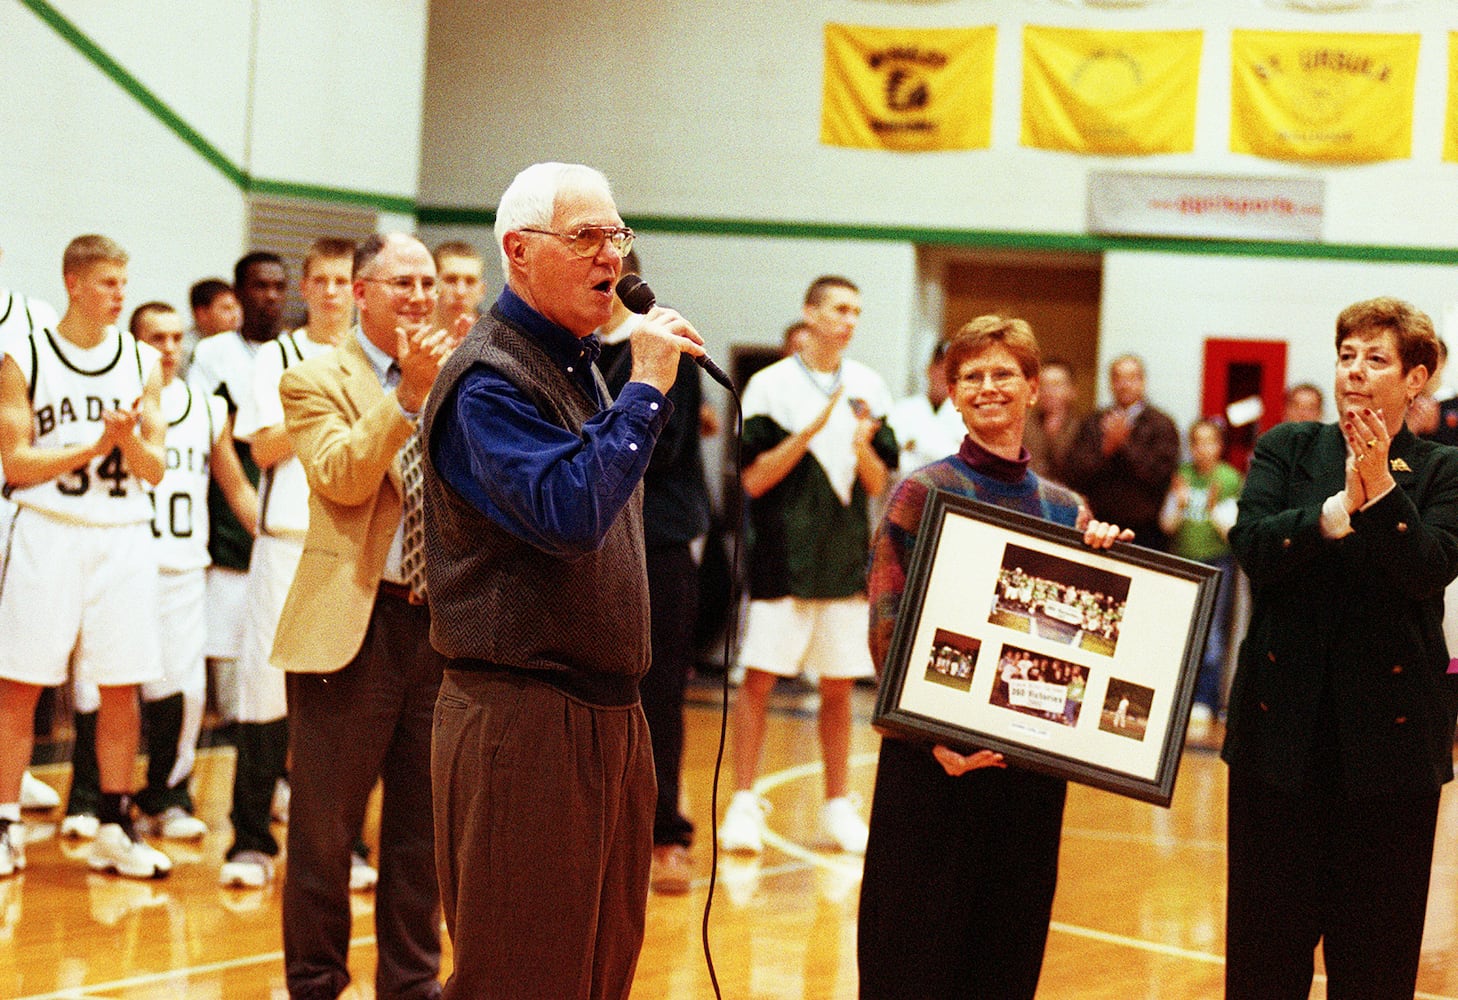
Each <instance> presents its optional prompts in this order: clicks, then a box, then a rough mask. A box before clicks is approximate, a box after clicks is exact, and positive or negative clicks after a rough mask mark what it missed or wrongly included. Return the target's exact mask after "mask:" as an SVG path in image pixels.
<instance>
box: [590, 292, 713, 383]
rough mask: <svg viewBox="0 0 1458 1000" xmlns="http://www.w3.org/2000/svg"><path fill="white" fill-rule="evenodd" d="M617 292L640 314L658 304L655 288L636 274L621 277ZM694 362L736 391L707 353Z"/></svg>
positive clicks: (630, 309) (631, 309) (710, 375)
mask: <svg viewBox="0 0 1458 1000" xmlns="http://www.w3.org/2000/svg"><path fill="white" fill-rule="evenodd" d="M617 292H618V298H619V299H621V300H622V303H623V305H625V306H627V308H628V311H629V312H635V313H637V314H638V315H640V316H642V315H644V314H645V313H647V312H648V311H649V310H651V309H652V308H653V307H654V306H655V305H657V304H658V299H657V297H656V296H655V295H654V294H653V289H651V288H649V287H648V282H646V281H644V280H643V279H642V278H640V277H638V276H637V275H636V274H625V275H623V276H622V277H621V278H619V279H618V287H617ZM694 363H695V364H697V365H698V366H699V367H700V368H702V369H703V370H704V371H705V372H707V373H708V375H709V378H711V379H713V380H714V381H715V382H718V383H719V384H720V385H722V386H723V387H724V388H726V389H728V390H729V391H730V392H733V391H734V383H733V382H731V381H729V376H728V375H726V374H724V369H722V368H720V367H719V366H718V365H716V364H714V362H712V361H710V360H709V358H708V356H707V355H704V354H700V355H697V356H696V357H695V358H694Z"/></svg>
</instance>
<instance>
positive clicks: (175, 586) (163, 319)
mask: <svg viewBox="0 0 1458 1000" xmlns="http://www.w3.org/2000/svg"><path fill="white" fill-rule="evenodd" d="M130 329H131V332H132V335H133V336H135V337H136V338H137V339H138V340H140V341H141V342H142V343H144V344H148V345H150V346H152V347H154V348H156V349H157V351H158V353H160V354H161V356H162V415H163V418H164V419H165V420H166V422H167V438H166V457H167V469H166V472H165V473H163V476H162V482H161V483H159V484H158V485H157V488H156V489H155V490H153V491H152V537H153V538H154V540H155V543H154V544H155V546H156V549H157V561H158V571H159V572H158V614H159V620H160V624H161V629H160V636H161V639H160V643H161V646H160V648H161V653H162V677H161V679H160V680H156V681H152V682H150V683H147V684H143V685H142V718H143V720H144V721H145V723H146V725H145V726H144V727H143V729H144V732H145V734H146V740H147V783H146V785H145V786H143V788H142V790H141V791H139V792H138V793H137V806H138V807H139V808H140V810H141V813H142V815H141V817H139V821H138V822H139V825H140V826H142V827H143V828H144V829H145V830H149V831H150V832H152V833H154V834H157V835H159V836H162V837H165V838H167V839H169V840H198V839H201V838H202V837H203V836H205V835H206V834H207V832H208V827H207V824H206V823H204V822H203V821H202V820H200V819H198V818H197V817H196V816H194V815H193V803H192V794H191V791H190V790H189V788H188V782H189V780H190V779H191V777H192V768H193V762H194V760H195V758H196V753H197V741H198V736H199V734H200V733H201V731H202V719H203V708H204V702H205V700H206V693H207V668H206V665H205V664H204V661H203V643H204V639H205V637H206V631H207V617H206V610H205V604H206V577H205V572H206V568H207V565H208V563H209V562H210V559H209V556H208V481H209V479H215V480H217V482H218V485H219V487H221V489H222V491H223V495H224V496H225V497H226V498H227V500H228V503H229V506H230V507H232V509H233V512H234V514H235V515H236V516H237V518H238V521H239V522H240V523H241V524H242V525H243V526H244V527H245V528H247V529H248V531H249V532H250V533H251V532H253V531H254V530H255V526H256V524H257V520H258V494H257V492H256V491H255V490H254V488H253V484H252V483H250V482H249V481H248V477H247V476H246V475H244V473H243V465H242V463H241V462H240V461H239V459H238V453H237V452H236V451H235V450H234V449H233V439H232V436H231V434H230V433H229V431H228V404H227V401H226V400H224V399H223V398H222V397H221V396H207V395H204V394H203V393H202V392H201V391H199V390H196V389H194V388H193V387H192V386H190V385H188V384H187V383H186V382H185V381H183V380H182V379H181V378H179V377H178V374H179V372H180V370H181V366H182V352H183V343H184V338H185V335H184V332H183V327H182V317H181V316H180V315H179V314H178V313H177V311H176V310H175V309H173V308H172V306H170V305H168V304H167V303H165V302H147V303H144V304H142V305H140V306H138V307H137V308H136V310H135V311H134V312H133V313H132V319H131V324H130ZM75 702H76V713H77V719H76V743H75V750H74V751H73V754H72V759H73V760H74V761H75V771H74V774H73V777H72V779H71V797H70V805H69V806H68V808H67V812H68V814H69V815H67V817H66V820H67V822H72V821H73V820H76V819H78V818H81V817H87V816H89V815H92V814H89V813H87V812H86V811H85V809H84V808H83V804H84V805H86V806H90V807H91V808H95V806H96V804H97V803H98V802H99V799H100V795H101V789H100V787H99V786H98V785H97V784H96V780H95V778H96V772H95V770H94V768H95V758H96V746H95V732H96V720H95V715H94V713H95V711H96V708H97V705H98V704H99V692H98V690H97V687H96V685H94V684H90V683H86V682H82V681H79V680H78V681H77V682H76V685H75ZM88 714H89V718H88V717H87V716H88ZM88 737H89V738H88ZM88 778H89V782H88V781H87V780H85V779H88ZM87 784H89V787H84V788H83V787H82V786H84V785H87Z"/></svg>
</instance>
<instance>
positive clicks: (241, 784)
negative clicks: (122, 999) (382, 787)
mask: <svg viewBox="0 0 1458 1000" xmlns="http://www.w3.org/2000/svg"><path fill="white" fill-rule="evenodd" d="M353 264H354V243H353V242H352V241H350V240H343V239H335V238H332V237H325V238H323V239H319V240H315V241H314V243H313V245H312V246H311V247H310V248H309V252H308V254H307V255H306V256H305V257H304V271H303V277H302V278H301V279H300V282H299V284H300V290H301V292H302V293H303V298H304V304H305V305H306V306H307V307H308V320H307V322H306V324H305V325H304V326H302V327H300V328H299V329H297V330H293V331H290V332H287V333H281V334H279V336H278V337H276V338H274V339H273V340H271V341H268V342H267V343H265V344H263V345H262V346H261V347H260V348H259V349H258V353H257V355H256V356H255V357H254V361H253V381H252V385H251V390H250V391H249V392H248V393H247V394H245V395H244V396H243V397H241V398H240V399H239V400H238V414H237V418H236V426H235V427H234V433H235V435H236V436H237V438H238V440H240V441H246V442H247V443H248V444H249V446H250V447H251V449H252V453H253V460H254V462H256V463H257V464H258V467H259V468H260V469H261V470H262V478H261V479H260V480H259V505H260V506H259V517H258V537H257V538H255V539H254V541H253V557H252V560H251V561H250V562H249V566H248V583H247V599H246V600H245V602H244V617H243V641H242V644H241V645H240V646H239V651H238V665H237V671H236V674H235V683H236V689H237V693H238V701H237V711H238V725H237V727H236V729H235V733H236V735H237V740H236V744H237V750H238V754H237V765H236V767H235V768H234V771H233V805H232V810H231V812H230V819H231V820H232V822H233V843H232V845H231V846H230V847H229V848H228V853H227V856H226V860H225V861H224V862H223V867H222V870H221V871H220V873H219V881H220V882H221V883H222V884H223V885H225V886H238V887H243V888H258V887H260V886H263V885H266V884H268V883H269V882H270V881H272V879H273V861H272V859H273V858H274V857H275V856H276V855H277V854H278V843H277V841H276V840H275V838H274V837H273V835H272V833H271V832H270V829H269V812H270V808H269V807H270V803H271V800H272V797H273V790H274V783H275V781H276V780H277V779H279V778H282V777H284V776H285V774H286V768H285V765H286V757H287V754H288V719H287V718H286V717H285V715H286V698H285V685H284V676H285V675H284V672H283V671H282V670H279V669H278V668H276V667H274V666H272V665H271V664H270V663H269V662H268V658H269V653H270V652H271V651H272V649H273V638H274V633H275V632H276V631H277V630H278V619H279V615H280V613H281V612H282V611H283V603H284V598H286V597H287V596H288V592H289V584H291V583H293V580H294V571H295V570H297V569H298V566H299V557H300V556H301V555H302V554H303V551H304V536H305V534H307V533H308V530H309V483H308V480H307V479H305V477H304V468H303V466H302V465H300V464H299V460H298V459H297V458H295V457H294V448H293V444H292V443H291V442H290V441H289V437H288V433H287V431H286V430H285V428H284V412H283V404H282V403H281V402H280V401H279V396H278V382H279V379H280V378H282V377H283V373H284V371H285V370H286V369H288V368H289V367H291V366H293V365H296V364H298V363H299V362H301V361H305V360H307V359H309V358H312V357H316V356H317V355H320V354H323V353H325V352H326V351H329V350H332V349H333V348H334V346H335V345H336V344H338V343H339V342H340V341H341V340H342V339H343V338H344V336H345V334H347V333H348V332H349V328H350V325H351V324H352V323H353V321H354V290H353V289H354V284H353V278H352V277H351V273H350V272H351V268H352V267H353Z"/></svg>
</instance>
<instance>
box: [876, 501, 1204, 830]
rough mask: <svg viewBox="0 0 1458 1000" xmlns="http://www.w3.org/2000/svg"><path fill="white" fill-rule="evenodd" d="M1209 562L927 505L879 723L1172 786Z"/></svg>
mask: <svg viewBox="0 0 1458 1000" xmlns="http://www.w3.org/2000/svg"><path fill="white" fill-rule="evenodd" d="M1217 583H1218V575H1217V571H1215V570H1213V569H1212V568H1210V567H1207V566H1204V565H1202V564H1199V563H1193V562H1190V561H1188V560H1183V559H1179V558H1176V557H1174V556H1169V555H1167V554H1165V553H1159V552H1154V551H1152V550H1148V549H1143V548H1139V547H1137V546H1133V545H1120V546H1116V547H1115V548H1114V549H1111V550H1106V551H1103V552H1095V551H1093V550H1091V549H1088V548H1087V547H1085V546H1084V545H1083V544H1082V541H1081V535H1080V534H1079V533H1078V532H1075V531H1073V530H1072V529H1068V528H1063V527H1060V526H1058V525H1053V524H1050V523H1049V522H1046V521H1040V520H1037V519H1034V518H1028V517H1025V516H1022V515H1019V514H1016V513H1015V512H1010V511H1007V510H1005V509H1003V508H998V507H992V506H990V505H987V504H982V503H978V502H977V501H974V500H968V499H966V498H962V497H949V496H945V495H938V496H936V497H934V498H933V500H932V501H931V502H929V503H928V504H927V507H926V511H925V514H924V520H923V524H922V527H921V530H920V531H919V533H918V545H917V551H916V552H915V553H914V555H913V559H912V564H911V567H910V571H909V574H908V585H907V589H906V592H905V595H904V596H903V607H902V614H901V615H900V617H899V619H898V625H897V631H896V634H895V635H894V636H893V637H892V646H891V652H890V654H889V656H888V663H887V664H886V668H885V671H884V675H883V681H882V690H881V694H880V697H879V700H878V704H877V711H876V722H877V724H878V726H880V727H881V728H883V729H884V730H886V731H890V732H895V733H897V734H898V735H901V736H903V737H905V736H910V737H912V738H924V739H926V740H929V741H932V742H943V743H947V744H948V745H954V746H957V747H959V748H961V749H976V748H981V747H987V748H990V749H995V750H998V751H1000V752H1002V753H1003V754H1004V755H1005V756H1007V757H1008V759H1009V761H1010V762H1013V763H1021V764H1024V765H1026V766H1031V767H1034V768H1036V769H1039V770H1044V771H1048V772H1050V773H1056V774H1059V775H1060V776H1063V777H1067V778H1069V779H1071V780H1075V781H1081V782H1083V783H1085V784H1091V785H1095V786H1097V787H1103V788H1107V789H1109V790H1112V791H1117V792H1120V793H1122V794H1128V795H1132V796H1134V797H1137V798H1141V799H1145V800H1147V801H1151V802H1157V803H1161V804H1167V803H1168V798H1169V796H1171V795H1172V793H1173V776H1174V769H1175V768H1177V767H1178V758H1179V749H1180V747H1181V745H1182V743H1183V729H1184V725H1185V722H1186V720H1187V718H1188V714H1189V705H1190V700H1191V697H1192V695H1193V684H1194V673H1195V671H1196V669H1198V663H1199V658H1200V654H1201V652H1202V651H1203V648H1204V641H1205V634H1206V630H1207V627H1208V619H1209V615H1210V611H1211V608H1212V606H1213V602H1214V589H1215V586H1216V585H1217Z"/></svg>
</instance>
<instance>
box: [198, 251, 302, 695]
mask: <svg viewBox="0 0 1458 1000" xmlns="http://www.w3.org/2000/svg"><path fill="white" fill-rule="evenodd" d="M233 292H234V294H235V296H236V298H237V301H238V304H239V308H240V309H241V311H242V314H243V320H242V324H241V325H240V326H239V327H238V328H237V329H234V330H227V331H224V332H221V333H216V334H214V335H213V336H211V337H207V338H204V339H203V340H201V341H199V342H198V345H197V348H196V349H195V350H194V352H193V357H192V366H191V367H190V368H189V369H188V374H187V378H188V381H189V382H192V383H193V385H194V386H197V387H200V388H201V389H202V391H203V394H204V395H209V396H211V395H212V394H213V393H217V394H219V395H221V396H222V397H223V398H225V399H226V400H227V401H228V412H229V413H230V414H233V415H234V420H235V422H236V420H237V410H238V406H239V405H240V404H241V403H242V401H243V400H244V399H245V398H246V397H247V396H248V394H249V391H250V389H251V387H252V384H253V359H254V357H256V356H257V354H258V350H259V348H260V347H262V346H263V345H264V344H266V343H268V342H269V341H271V340H273V339H274V338H275V337H277V336H278V335H279V333H280V332H282V330H283V313H284V304H285V301H286V299H287V298H288V268H287V267H285V266H284V262H283V258H281V257H279V255H278V254H275V253H271V252H269V251H267V250H255V251H252V252H251V253H247V254H244V255H243V256H242V257H240V258H239V259H238V263H237V264H235V265H234V266H233ZM236 443H237V448H238V457H239V458H240V459H241V460H242V462H243V471H245V472H246V473H247V474H248V478H249V480H250V481H251V482H253V483H254V484H255V485H256V484H257V483H258V481H259V470H258V466H257V465H256V464H255V463H254V461H253V455H252V453H251V452H250V451H249V449H248V445H247V444H246V443H244V442H241V441H239V442H236ZM208 514H209V516H210V518H211V522H210V525H211V527H210V531H211V536H210V538H209V541H208V552H209V553H210V554H211V555H212V557H213V564H212V565H211V566H210V567H208V640H207V657H208V661H209V663H208V665H209V669H210V670H211V671H212V673H213V680H214V682H215V684H216V692H215V693H216V696H217V702H218V710H219V713H220V714H221V715H222V716H223V717H224V719H225V720H226V721H228V722H232V721H234V719H235V718H236V716H237V710H236V702H237V685H236V682H235V678H234V673H235V672H236V670H237V661H238V651H239V650H240V649H241V648H242V645H243V619H244V614H245V609H246V606H247V600H248V583H247V576H248V561H249V557H250V554H251V552H252V550H253V537H252V536H251V535H249V534H248V533H247V532H245V531H244V530H243V528H242V527H241V526H240V525H239V524H238V521H237V519H236V518H234V517H233V515H232V513H231V512H230V511H229V509H228V505H227V503H226V502H225V501H224V498H223V497H222V495H221V494H220V493H219V491H218V490H209V492H208Z"/></svg>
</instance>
